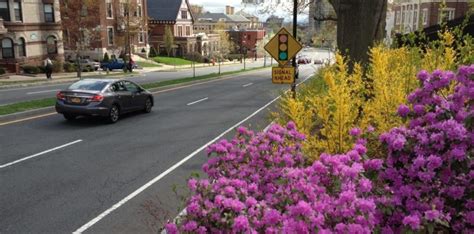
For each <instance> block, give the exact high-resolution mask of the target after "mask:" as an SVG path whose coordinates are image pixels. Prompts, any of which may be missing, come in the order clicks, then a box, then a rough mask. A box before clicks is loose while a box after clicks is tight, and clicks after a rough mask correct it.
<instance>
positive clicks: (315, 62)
mask: <svg viewBox="0 0 474 234" xmlns="http://www.w3.org/2000/svg"><path fill="white" fill-rule="evenodd" d="M323 63H324V61H323V60H322V59H314V64H323Z"/></svg>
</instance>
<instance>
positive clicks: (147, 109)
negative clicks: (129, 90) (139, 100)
mask: <svg viewBox="0 0 474 234" xmlns="http://www.w3.org/2000/svg"><path fill="white" fill-rule="evenodd" d="M152 107H153V103H152V102H151V98H147V99H146V101H145V109H143V111H144V112H145V113H150V112H151V108H152Z"/></svg>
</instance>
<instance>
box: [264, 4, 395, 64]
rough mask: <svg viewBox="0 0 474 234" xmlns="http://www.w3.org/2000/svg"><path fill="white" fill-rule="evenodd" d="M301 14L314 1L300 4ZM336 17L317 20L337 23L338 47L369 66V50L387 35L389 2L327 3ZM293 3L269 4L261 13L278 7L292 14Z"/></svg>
mask: <svg viewBox="0 0 474 234" xmlns="http://www.w3.org/2000/svg"><path fill="white" fill-rule="evenodd" d="M297 1H298V12H300V13H301V12H304V10H305V8H306V7H307V6H309V4H313V2H314V0H297ZM328 1H329V3H330V4H331V5H332V7H333V8H334V12H335V13H336V15H335V16H332V15H329V16H327V17H322V18H317V19H316V20H321V21H325V20H332V21H337V47H338V49H339V50H340V52H341V53H342V54H343V55H346V56H348V57H350V58H351V59H352V61H357V62H363V63H364V62H366V61H367V60H368V58H369V57H368V50H369V47H371V46H372V45H374V43H376V42H377V41H382V40H383V37H384V33H385V18H386V14H387V0H328ZM292 3H293V1H280V0H266V1H264V3H263V4H262V11H264V12H266V13H268V12H273V11H274V9H275V8H276V7H280V8H282V9H287V10H292V6H291V4H292Z"/></svg>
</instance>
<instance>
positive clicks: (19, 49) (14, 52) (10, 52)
mask: <svg viewBox="0 0 474 234" xmlns="http://www.w3.org/2000/svg"><path fill="white" fill-rule="evenodd" d="M58 9H59V1H58V0H49V1H45V0H28V1H25V0H21V1H20V0H15V1H14V0H2V1H0V40H1V50H0V53H1V54H0V56H1V57H0V67H3V68H5V69H6V70H7V71H8V72H12V73H19V72H20V66H21V65H25V64H28V65H41V64H42V61H43V60H44V59H45V58H46V57H50V58H51V59H54V60H58V61H63V60H64V55H63V54H64V49H63V37H62V33H61V24H60V21H61V15H60V12H59V10H58Z"/></svg>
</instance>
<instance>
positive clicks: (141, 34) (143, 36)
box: [138, 31, 145, 43]
mask: <svg viewBox="0 0 474 234" xmlns="http://www.w3.org/2000/svg"><path fill="white" fill-rule="evenodd" d="M138 42H140V43H144V42H145V32H143V31H141V32H140V34H139V35H138Z"/></svg>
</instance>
